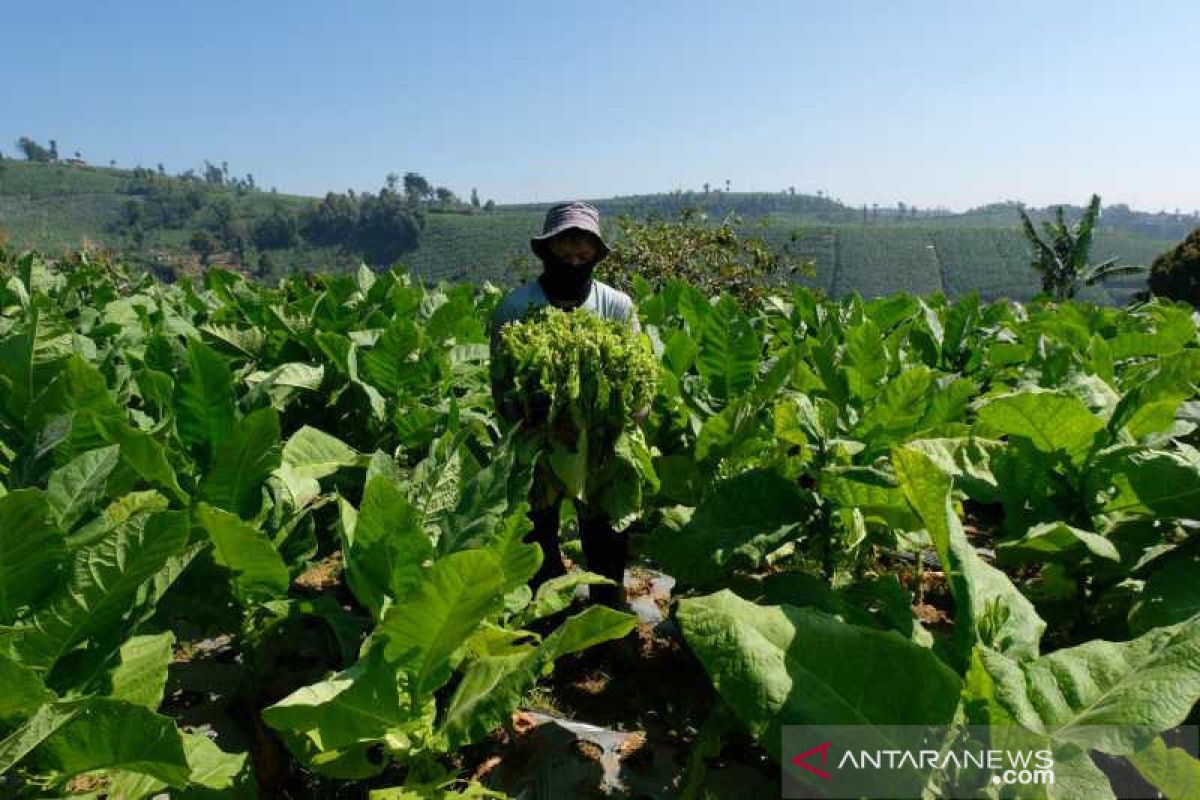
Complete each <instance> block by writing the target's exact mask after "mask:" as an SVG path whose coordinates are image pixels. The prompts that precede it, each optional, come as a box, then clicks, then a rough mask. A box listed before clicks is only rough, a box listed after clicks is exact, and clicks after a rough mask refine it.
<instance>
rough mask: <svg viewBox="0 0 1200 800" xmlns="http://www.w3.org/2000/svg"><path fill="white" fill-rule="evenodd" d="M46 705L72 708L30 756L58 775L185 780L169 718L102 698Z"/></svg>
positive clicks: (184, 765) (186, 770) (185, 764)
mask: <svg viewBox="0 0 1200 800" xmlns="http://www.w3.org/2000/svg"><path fill="white" fill-rule="evenodd" d="M52 707H65V708H70V709H71V711H73V712H74V713H73V716H72V718H71V719H69V720H67V721H66V722H65V723H64V724H62V725H61V726H60V727H58V728H57V729H56V730H55V731H54V732H53V733H51V734H50V735H49V736H47V737H46V738H45V740H44V741H43V742H41V744H39V745H38V747H37V749H36V751H35V752H34V753H33V756H32V758H33V760H34V761H35V762H36V763H37V764H38V765H39V766H41V767H43V768H49V769H53V770H54V771H56V772H57V773H59V774H60V775H61V776H62V777H63V778H70V777H73V776H75V775H79V774H81V773H84V772H91V771H93V770H98V769H122V770H126V771H129V772H137V773H141V774H144V775H150V776H152V777H155V778H157V779H159V780H161V781H163V782H164V783H166V784H167V785H169V786H175V787H183V786H185V785H186V784H187V782H188V775H189V773H190V769H189V767H188V762H187V755H186V753H185V752H184V749H183V741H182V740H181V738H180V734H179V731H178V730H177V729H176V728H175V723H174V722H173V721H172V720H171V719H169V718H167V717H164V716H161V715H159V714H155V713H154V712H153V711H150V710H149V709H147V708H144V707H143V706H140V705H137V704H135V703H129V702H126V701H124V700H113V699H110V698H104V697H89V698H87V699H84V700H75V701H60V702H58V703H54V704H52ZM0 766H2V765H0Z"/></svg>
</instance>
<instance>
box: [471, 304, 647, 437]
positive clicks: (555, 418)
mask: <svg viewBox="0 0 1200 800" xmlns="http://www.w3.org/2000/svg"><path fill="white" fill-rule="evenodd" d="M492 369H493V370H496V371H497V373H498V375H500V376H501V377H502V378H503V379H504V381H503V384H504V386H506V387H507V388H506V396H505V398H504V399H505V400H506V401H507V402H510V403H512V404H514V405H515V407H517V408H520V409H521V415H522V417H523V418H524V419H525V420H526V422H527V423H529V424H531V425H536V426H542V425H544V426H547V427H549V428H552V429H554V430H560V431H565V430H569V431H574V432H580V431H587V432H588V433H589V437H590V438H592V439H593V441H595V439H596V438H597V437H598V436H600V435H601V434H603V433H605V432H607V433H609V434H611V435H616V434H617V433H619V432H620V431H621V430H622V429H624V428H625V427H626V425H628V424H629V422H630V419H631V417H632V415H633V414H634V413H635V412H637V411H639V410H642V409H644V408H646V407H647V406H648V405H649V404H650V402H651V400H652V399H653V397H654V390H655V378H656V375H657V371H658V360H657V359H656V358H655V356H654V353H653V351H652V350H651V349H650V345H649V342H648V341H647V340H646V339H645V338H644V337H643V336H641V335H640V334H637V333H635V332H634V331H632V330H631V329H630V328H629V327H628V325H626V324H625V323H623V322H618V321H613V320H604V319H601V318H600V317H598V316H596V315H595V314H591V313H588V312H586V311H563V310H561V309H557V308H553V307H548V308H544V309H540V310H538V311H537V312H535V313H534V314H532V315H530V316H529V317H526V318H525V319H523V320H521V321H519V322H513V323H510V324H508V325H506V326H505V327H504V328H503V329H502V330H501V332H500V347H499V348H498V352H497V354H496V359H495V361H493V363H492Z"/></svg>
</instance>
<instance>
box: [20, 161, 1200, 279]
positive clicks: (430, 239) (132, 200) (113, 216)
mask: <svg viewBox="0 0 1200 800" xmlns="http://www.w3.org/2000/svg"><path fill="white" fill-rule="evenodd" d="M147 176H149V177H147ZM147 182H149V183H148V184H147ZM147 185H149V186H150V189H147ZM592 202H594V203H596V204H597V205H598V206H599V207H600V209H601V212H602V214H603V216H604V217H605V222H606V225H607V226H608V227H609V228H610V229H611V230H613V231H614V235H615V230H616V226H615V219H616V217H617V215H620V214H628V215H631V216H634V217H643V216H646V215H648V214H658V215H661V216H666V217H670V216H673V215H675V214H676V213H678V212H679V211H681V210H682V209H684V208H689V207H692V208H699V209H701V210H703V211H704V212H705V213H707V214H709V215H710V217H712V218H716V219H719V218H723V217H724V216H725V215H727V214H737V215H739V216H741V218H742V219H743V220H744V225H745V226H746V228H747V229H753V230H754V231H756V232H757V233H758V234H759V235H761V236H763V238H765V239H766V240H767V241H769V242H771V243H773V244H776V245H780V246H782V245H784V244H787V245H788V246H789V247H790V248H791V249H792V251H793V252H795V253H796V254H798V255H799V256H801V257H803V258H807V259H811V260H812V261H813V262H815V264H816V274H815V276H813V277H811V278H805V279H803V282H804V283H806V284H809V285H811V286H814V287H818V288H821V289H822V290H824V291H826V292H828V293H831V294H834V295H840V294H845V293H848V292H851V291H858V292H860V293H862V294H863V295H866V296H876V295H881V294H889V293H892V292H897V291H910V292H918V293H922V292H932V291H935V290H943V291H945V292H947V293H948V294H951V295H957V294H961V293H964V292H969V291H978V292H979V293H980V294H981V295H982V296H983V297H985V298H995V297H1000V296H1008V297H1012V298H1014V299H1028V298H1030V297H1032V296H1033V295H1034V294H1035V293H1036V291H1037V288H1038V285H1037V281H1036V276H1035V274H1034V273H1033V271H1032V270H1031V269H1030V268H1029V266H1028V257H1027V253H1026V246H1025V241H1024V238H1023V236H1022V234H1021V232H1020V230H1019V229H1018V228H1017V224H1016V223H1017V215H1016V208H1017V206H1016V205H1015V204H1011V203H1003V204H995V205H991V206H985V207H983V208H981V209H975V210H973V211H970V212H966V213H964V214H948V213H946V212H942V211H936V210H918V209H915V208H911V207H904V208H895V209H872V210H870V211H869V212H868V210H867V209H865V208H858V209H856V208H852V207H849V206H846V205H844V204H842V203H840V202H838V201H836V200H834V199H831V198H829V197H824V196H811V195H803V194H791V193H783V192H780V193H763V192H758V193H738V192H722V191H710V192H672V193H664V194H658V195H639V196H628V197H614V198H595V199H593V200H592ZM317 203H318V199H317V198H310V197H303V196H297V195H284V194H277V193H274V192H267V191H262V190H257V189H256V190H248V189H247V188H246V187H245V186H244V185H239V186H229V185H210V184H207V183H204V182H200V181H196V180H191V181H185V180H182V179H180V178H172V177H170V176H157V175H155V174H154V173H150V172H149V171H148V170H141V171H134V170H123V169H115V168H106V167H96V166H87V165H71V164H67V163H53V164H42V163H32V162H24V161H12V160H5V161H3V162H0V231H3V233H4V234H5V235H6V236H7V237H8V238H9V240H10V241H11V242H12V243H13V244H15V245H16V246H18V247H38V248H42V249H46V250H50V251H52V252H53V251H58V250H69V249H74V248H77V247H79V246H81V245H87V244H94V245H100V246H106V247H113V248H120V249H122V250H123V251H125V252H135V253H140V254H142V255H143V257H144V258H145V259H146V260H147V261H148V262H152V263H154V264H156V265H160V266H163V267H165V268H170V269H173V270H175V271H185V272H186V271H191V270H194V269H196V268H198V267H199V264H200V257H199V255H198V254H197V252H195V251H194V250H193V247H192V245H191V241H192V238H193V236H194V235H195V234H196V233H197V231H216V230H219V229H221V226H222V225H224V226H225V227H226V229H228V227H229V219H230V218H232V219H233V222H234V227H235V228H238V229H244V230H245V231H247V232H248V235H250V236H251V238H253V235H254V232H255V231H257V230H259V228H260V225H261V224H262V223H263V221H264V220H267V219H269V218H271V217H272V215H276V216H277V217H279V218H282V219H285V220H303V218H304V216H303V215H304V214H305V213H306V212H307V211H308V210H309V209H312V208H314V207H315V206H316V204H317ZM548 205H549V204H548V203H539V204H527V205H508V206H498V207H496V209H495V210H494V211H491V212H483V211H481V210H480V209H473V208H471V207H470V206H468V205H466V204H459V205H458V206H455V207H452V208H446V207H441V208H439V207H438V206H437V205H436V204H426V205H425V206H424V207H423V208H422V209H421V210H420V211H418V212H417V216H418V217H419V218H420V219H421V222H422V228H421V231H420V240H419V246H417V247H416V248H415V249H407V250H405V251H403V252H402V253H401V255H400V258H399V260H400V262H401V263H402V264H404V265H405V266H407V267H408V268H409V269H410V270H412V271H413V273H414V274H416V275H418V276H419V277H421V278H422V279H424V280H428V281H437V280H448V281H475V282H478V281H482V280H491V281H493V282H495V283H499V284H502V285H504V284H511V283H514V282H516V281H518V280H520V279H522V278H523V277H525V276H526V275H529V274H532V273H533V272H534V267H535V264H534V263H533V260H532V256H531V254H530V253H529V248H528V239H529V237H530V235H532V234H534V233H536V232H537V231H538V230H539V229H540V226H541V221H542V215H543V214H544V211H545V209H546V207H547V206H548ZM1114 208H1115V209H1116V210H1115V211H1114V212H1112V213H1109V212H1108V211H1107V210H1106V215H1105V218H1104V222H1103V224H1102V227H1101V229H1100V231H1099V233H1098V235H1097V237H1096V240H1095V243H1094V245H1093V249H1092V254H1093V258H1095V259H1097V260H1098V259H1103V258H1107V257H1109V256H1118V257H1119V258H1120V259H1121V261H1122V263H1127V264H1149V263H1150V262H1151V261H1152V260H1153V259H1154V257H1155V256H1157V255H1158V254H1160V253H1162V252H1164V251H1166V250H1168V249H1169V248H1170V247H1172V246H1173V244H1174V238H1172V237H1173V236H1175V234H1178V233H1179V232H1180V231H1183V232H1184V233H1186V230H1187V229H1188V226H1189V225H1192V226H1194V225H1195V224H1196V220H1195V219H1193V218H1191V217H1188V216H1186V215H1184V216H1179V215H1165V216H1164V215H1163V214H1145V213H1142V212H1131V211H1129V210H1128V209H1127V208H1126V207H1123V206H1117V207H1114ZM164 209H165V210H164ZM1076 211H1077V210H1072V211H1069V213H1076ZM1031 213H1032V216H1034V218H1035V219H1037V218H1039V217H1045V216H1046V214H1047V212H1046V211H1045V210H1037V209H1034V210H1032V211H1031ZM168 218H169V219H168ZM1110 218H1111V220H1110ZM131 220H134V222H133V223H131ZM239 226H240V227H239ZM1147 232H1149V233H1151V234H1154V235H1147ZM1181 235H1182V234H1181ZM363 259H364V257H363V254H362V252H359V251H356V250H354V249H352V248H348V247H345V246H321V247H317V246H313V245H312V244H311V243H309V242H308V241H305V240H304V239H302V238H299V237H295V238H294V239H293V241H292V244H291V245H290V246H284V247H270V248H265V247H264V248H257V247H254V246H253V245H251V246H250V248H249V250H246V249H243V248H239V250H238V251H235V250H233V249H229V248H223V247H222V246H217V247H216V249H215V251H214V252H213V253H212V255H211V256H210V260H211V261H212V262H214V263H223V264H231V265H234V266H241V267H243V268H245V269H246V270H247V271H251V272H256V273H258V274H260V275H263V276H264V277H276V276H278V275H280V274H282V273H284V272H287V271H291V270H309V271H313V270H320V271H341V270H348V269H353V268H355V267H356V266H357V265H358V264H359V263H360V262H361V261H362V260H363ZM1144 286H1145V283H1144V281H1142V280H1140V279H1133V280H1126V281H1125V282H1123V283H1113V284H1109V285H1107V286H1105V287H1104V288H1103V289H1099V288H1098V289H1095V290H1092V291H1091V292H1090V294H1089V295H1087V296H1088V297H1089V299H1092V300H1096V301H1100V302H1105V301H1109V302H1123V301H1125V300H1126V299H1128V298H1129V296H1131V295H1132V294H1133V293H1134V292H1135V291H1137V290H1138V289H1140V288H1144Z"/></svg>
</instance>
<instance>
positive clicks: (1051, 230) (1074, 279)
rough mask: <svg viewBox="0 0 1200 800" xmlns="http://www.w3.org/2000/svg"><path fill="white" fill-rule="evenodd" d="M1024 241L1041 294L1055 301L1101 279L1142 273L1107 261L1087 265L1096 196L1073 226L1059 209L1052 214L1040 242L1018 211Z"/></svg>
mask: <svg viewBox="0 0 1200 800" xmlns="http://www.w3.org/2000/svg"><path fill="white" fill-rule="evenodd" d="M1017 213H1018V214H1020V215H1021V225H1022V228H1023V229H1024V231H1025V238H1026V239H1027V240H1028V241H1029V245H1030V247H1031V248H1032V249H1033V258H1032V260H1031V261H1030V262H1029V263H1030V266H1032V267H1033V268H1034V269H1035V270H1037V271H1038V272H1039V273H1041V276H1042V291H1043V292H1045V293H1046V294H1049V295H1051V296H1052V297H1054V298H1055V299H1056V300H1069V299H1070V298H1072V297H1074V296H1075V294H1076V293H1077V292H1078V291H1079V290H1080V289H1081V288H1082V287H1084V286H1092V285H1094V284H1097V283H1099V282H1101V281H1103V280H1104V279H1105V278H1110V277H1116V276H1118V275H1132V274H1134V273H1138V272H1145V267H1137V266H1129V267H1122V266H1117V259H1116V258H1110V259H1107V260H1105V261H1102V262H1100V263H1099V264H1089V263H1088V259H1089V257H1090V255H1091V249H1092V236H1093V234H1094V233H1095V230H1096V223H1097V222H1098V221H1099V219H1100V196H1099V195H1095V194H1094V195H1092V199H1091V202H1089V203H1088V206H1087V209H1086V210H1085V211H1084V212H1083V217H1082V218H1081V219H1080V220H1079V222H1078V223H1077V224H1075V225H1071V226H1068V225H1067V221H1066V214H1065V211H1064V209H1063V207H1062V206H1059V207H1058V208H1056V209H1055V211H1054V222H1053V223H1051V222H1050V221H1049V220H1043V221H1042V231H1043V232H1044V233H1045V234H1046V238H1045V239H1044V240H1043V239H1042V237H1041V236H1040V235H1038V232H1037V229H1036V228H1034V226H1033V221H1032V220H1030V219H1029V215H1028V214H1026V213H1025V209H1023V208H1018V209H1017Z"/></svg>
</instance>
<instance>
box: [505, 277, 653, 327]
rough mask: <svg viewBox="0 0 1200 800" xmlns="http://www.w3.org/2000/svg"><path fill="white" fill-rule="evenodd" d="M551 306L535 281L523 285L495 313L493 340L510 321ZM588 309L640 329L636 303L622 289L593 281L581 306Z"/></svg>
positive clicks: (540, 286) (510, 294) (603, 316)
mask: <svg viewBox="0 0 1200 800" xmlns="http://www.w3.org/2000/svg"><path fill="white" fill-rule="evenodd" d="M548 305H550V300H549V299H547V297H546V293H545V292H544V291H543V290H542V285H541V284H540V283H538V282H537V280H536V279H534V280H531V281H529V282H528V283H523V284H521V285H520V286H518V287H517V288H516V289H513V290H512V291H511V292H509V293H508V294H506V295H505V296H504V298H503V299H502V300H501V301H500V303H499V305H497V306H496V310H495V311H493V312H492V337H493V340H494V339H495V337H496V336H497V335H498V334H499V332H500V329H501V328H502V327H504V325H505V324H507V323H509V322H516V321H517V320H520V319H524V318H525V316H526V315H527V314H528V313H529V312H530V311H533V310H535V309H538V308H542V307H544V306H548ZM579 307H580V308H585V309H587V310H588V311H590V312H592V313H593V314H596V315H598V316H599V317H600V318H601V319H615V320H619V321H621V322H628V323H629V324H630V326H631V327H632V328H633V329H634V330H635V331H637V330H640V329H641V326H640V325H638V320H637V315H636V314H635V313H634V311H633V300H631V299H630V297H629V295H627V294H625V293H624V292H622V291H621V290H620V289H614V288H613V287H611V286H609V285H608V284H607V283H601V282H600V281H598V280H595V279H593V280H592V290H591V291H590V292H588V296H587V299H585V300H584V301H583V303H582V304H580V306H579Z"/></svg>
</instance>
